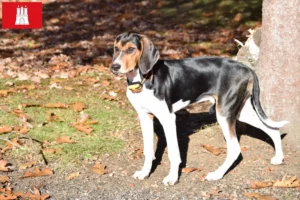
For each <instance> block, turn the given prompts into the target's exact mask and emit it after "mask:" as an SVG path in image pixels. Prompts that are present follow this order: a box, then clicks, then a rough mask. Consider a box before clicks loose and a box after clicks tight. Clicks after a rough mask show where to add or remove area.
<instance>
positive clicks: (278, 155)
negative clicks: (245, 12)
mask: <svg viewBox="0 0 300 200" xmlns="http://www.w3.org/2000/svg"><path fill="white" fill-rule="evenodd" d="M238 120H239V121H242V122H245V123H247V124H250V125H251V126H254V127H256V128H258V129H261V130H262V131H264V132H265V133H266V134H268V135H269V137H270V138H271V139H272V141H273V143H274V148H275V156H274V157H273V158H272V160H271V163H272V164H273V165H278V164H281V163H282V161H283V151H282V144H281V137H280V132H279V129H275V128H274V129H272V128H269V127H267V126H266V125H265V124H264V123H263V122H262V121H261V120H260V119H259V117H258V116H257V113H256V112H255V110H254V108H253V106H252V104H251V98H248V99H247V101H246V102H245V104H244V106H243V108H242V110H241V112H240V115H239V117H238Z"/></svg>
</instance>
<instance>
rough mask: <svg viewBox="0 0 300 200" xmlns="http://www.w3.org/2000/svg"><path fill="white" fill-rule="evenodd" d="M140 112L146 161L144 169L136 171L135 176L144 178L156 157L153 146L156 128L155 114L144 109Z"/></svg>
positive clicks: (140, 178)
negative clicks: (154, 125) (154, 126)
mask: <svg viewBox="0 0 300 200" xmlns="http://www.w3.org/2000/svg"><path fill="white" fill-rule="evenodd" d="M138 114H139V118H140V122H141V128H142V134H143V141H144V156H145V161H144V166H143V168H142V170H140V171H136V172H135V173H134V175H133V178H135V179H139V180H143V179H145V178H146V177H148V176H149V174H150V171H151V168H152V161H153V160H154V159H155V156H154V148H153V137H154V128H153V115H150V114H148V113H147V112H143V111H140V112H138Z"/></svg>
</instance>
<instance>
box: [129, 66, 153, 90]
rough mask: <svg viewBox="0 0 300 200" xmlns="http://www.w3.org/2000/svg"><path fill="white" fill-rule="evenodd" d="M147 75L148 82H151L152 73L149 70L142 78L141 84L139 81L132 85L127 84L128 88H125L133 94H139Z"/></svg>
mask: <svg viewBox="0 0 300 200" xmlns="http://www.w3.org/2000/svg"><path fill="white" fill-rule="evenodd" d="M150 74H151V75H150ZM149 75H150V81H152V80H153V71H152V70H151V71H150V72H148V73H147V74H146V76H145V77H144V78H143V80H142V81H141V82H140V81H136V82H132V83H129V82H128V86H127V87H128V89H129V90H130V91H131V92H133V93H139V92H141V91H142V90H143V84H144V83H145V81H146V80H147V78H148V76H149Z"/></svg>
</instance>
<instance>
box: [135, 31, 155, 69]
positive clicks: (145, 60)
mask: <svg viewBox="0 0 300 200" xmlns="http://www.w3.org/2000/svg"><path fill="white" fill-rule="evenodd" d="M141 45H142V55H141V57H140V60H139V62H138V65H139V68H140V70H141V72H142V74H147V73H148V72H149V71H150V70H151V69H152V68H153V66H154V64H155V63H156V62H157V60H158V59H159V51H158V49H157V48H156V47H155V46H154V44H153V43H152V42H151V41H150V40H149V38H148V37H147V36H145V35H141Z"/></svg>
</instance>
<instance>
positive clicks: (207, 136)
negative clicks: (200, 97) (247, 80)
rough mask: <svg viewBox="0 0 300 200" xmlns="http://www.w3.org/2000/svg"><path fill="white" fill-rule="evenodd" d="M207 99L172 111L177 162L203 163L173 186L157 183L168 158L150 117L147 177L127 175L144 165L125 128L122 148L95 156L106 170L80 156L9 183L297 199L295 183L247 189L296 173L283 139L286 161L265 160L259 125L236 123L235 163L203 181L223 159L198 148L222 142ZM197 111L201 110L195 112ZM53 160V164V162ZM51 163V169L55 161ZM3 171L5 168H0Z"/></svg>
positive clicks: (104, 193) (268, 151)
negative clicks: (238, 150) (75, 162)
mask: <svg viewBox="0 0 300 200" xmlns="http://www.w3.org/2000/svg"><path fill="white" fill-rule="evenodd" d="M209 106H210V105H209V104H208V103H207V104H206V103H204V104H200V105H196V106H190V107H188V109H187V111H181V112H180V113H179V114H178V115H177V127H178V136H179V144H180V151H181V156H182V160H183V163H182V167H195V168H202V171H200V172H199V171H194V172H191V173H189V174H186V173H184V172H182V173H180V179H179V182H178V184H176V185H175V186H169V187H166V186H164V185H163V184H162V180H163V178H164V176H166V175H167V174H168V170H169V161H168V157H167V151H166V150H165V146H166V143H165V140H164V137H163V134H162V130H161V126H160V125H159V124H158V122H155V130H156V136H155V141H156V142H155V143H156V146H157V150H156V160H155V161H154V167H153V170H152V173H151V176H150V177H149V178H148V179H146V180H144V181H139V180H135V179H133V178H132V177H131V176H132V175H133V173H134V172H135V171H136V170H139V169H140V167H141V166H142V164H143V156H142V154H141V151H140V149H141V148H142V138H141V134H140V132H139V130H133V131H129V132H128V133H126V134H124V135H123V136H122V137H123V139H125V140H126V141H127V144H128V146H127V148H125V150H124V151H123V152H121V153H120V154H117V155H104V156H102V157H100V158H97V160H99V161H101V163H103V164H105V165H106V166H107V170H108V174H105V175H95V173H93V172H90V171H89V167H90V166H92V165H93V163H94V162H95V161H94V160H90V161H83V163H82V166H81V167H80V166H79V167H76V168H74V169H70V170H68V171H64V172H58V173H56V174H54V175H53V176H51V178H49V177H44V178H43V177H37V178H27V179H19V178H18V177H20V176H21V174H22V173H21V172H20V171H15V172H10V173H9V176H10V177H12V178H13V180H16V179H18V181H12V185H11V186H12V187H13V188H14V190H16V191H30V189H31V188H33V187H36V188H38V189H39V190H40V191H41V193H42V194H45V193H47V194H50V195H51V197H50V199H57V200H60V199H70V200H71V199H74V200H75V199H78V200H79V199H80V200H83V199H249V198H246V196H245V195H244V194H245V192H249V193H259V194H263V195H269V196H272V197H274V198H277V199H299V198H300V190H299V188H298V189H297V188H296V189H295V188H273V187H269V188H263V189H248V188H249V187H250V183H251V182H252V181H271V180H275V179H282V177H283V176H284V175H287V176H288V177H290V176H294V175H296V176H298V177H299V176H300V172H299V167H300V162H299V161H300V156H299V153H298V152H295V151H293V150H292V149H291V147H290V146H288V145H287V144H286V143H285V141H284V139H283V148H284V153H285V162H284V164H282V165H279V166H273V165H271V163H270V159H271V158H272V156H273V155H274V150H273V148H272V146H271V145H270V144H269V142H270V140H268V138H266V137H265V135H264V134H263V133H260V131H258V130H251V128H249V127H248V128H247V127H246V126H245V125H243V124H238V125H237V127H238V130H239V131H238V132H239V133H242V134H240V144H241V146H242V147H244V148H245V150H244V151H243V152H242V156H240V158H239V160H238V161H237V162H236V165H235V167H233V168H232V170H231V171H229V173H227V175H226V176H225V177H224V178H223V179H222V180H219V181H203V177H204V176H205V175H206V174H207V173H208V172H210V171H212V170H215V169H217V168H218V166H220V165H221V164H222V162H223V161H224V159H225V156H226V154H225V153H224V154H220V155H219V156H214V155H213V154H211V153H209V152H208V151H206V150H205V149H204V148H202V147H200V145H201V144H208V145H212V146H214V147H224V148H225V147H226V144H225V141H224V139H223V136H222V133H221V130H220V127H219V125H218V124H216V123H215V118H214V114H210V113H208V110H209ZM199 111H202V113H198V112H199ZM52 165H53V166H52ZM50 167H51V168H54V169H55V166H54V164H51V163H50ZM72 172H80V173H81V175H80V177H77V178H75V179H73V180H68V181H67V180H66V177H67V176H68V174H70V173H72ZM3 174H4V175H5V173H3Z"/></svg>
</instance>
